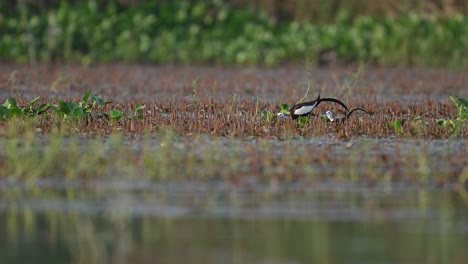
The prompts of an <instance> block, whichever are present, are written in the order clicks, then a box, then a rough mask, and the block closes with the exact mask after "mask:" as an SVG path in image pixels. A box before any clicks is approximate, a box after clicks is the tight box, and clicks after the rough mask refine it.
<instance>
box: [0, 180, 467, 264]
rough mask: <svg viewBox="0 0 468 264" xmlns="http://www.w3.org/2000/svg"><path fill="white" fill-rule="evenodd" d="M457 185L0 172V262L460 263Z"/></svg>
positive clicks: (463, 254) (461, 207) (463, 237)
mask: <svg viewBox="0 0 468 264" xmlns="http://www.w3.org/2000/svg"><path fill="white" fill-rule="evenodd" d="M467 209H468V193H466V192H465V191H460V192H456V191H453V190H448V189H437V188H433V189H431V188H427V186H426V187H425V188H419V187H417V186H407V185H405V184H403V183H400V184H395V183H393V184H388V185H375V186H363V185H359V184H337V183H320V184H317V183H314V184H312V183H308V182H304V181H301V182H291V183H278V182H256V181H246V182H239V183H236V184H233V183H228V182H186V181H180V182H167V183H161V182H151V181H128V180H120V181H119V180H113V181H109V180H102V181H96V182H74V181H68V182H63V181H61V180H56V179H43V180H40V181H39V182H37V184H34V185H32V184H27V183H21V184H20V183H12V182H8V181H5V180H3V181H1V182H0V259H1V260H2V261H1V262H2V263H466V259H467V258H468V250H467V246H466V245H468V210H467Z"/></svg>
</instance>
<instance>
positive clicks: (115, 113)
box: [109, 110, 123, 121]
mask: <svg viewBox="0 0 468 264" xmlns="http://www.w3.org/2000/svg"><path fill="white" fill-rule="evenodd" d="M109 114H110V117H111V118H112V119H113V120H116V121H118V120H120V119H121V118H122V117H123V112H122V111H120V110H110V112H109Z"/></svg>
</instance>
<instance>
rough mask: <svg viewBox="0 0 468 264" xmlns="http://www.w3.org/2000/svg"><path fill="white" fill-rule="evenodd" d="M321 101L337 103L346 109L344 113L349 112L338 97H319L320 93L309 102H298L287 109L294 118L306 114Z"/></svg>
mask: <svg viewBox="0 0 468 264" xmlns="http://www.w3.org/2000/svg"><path fill="white" fill-rule="evenodd" d="M321 102H333V103H336V104H339V105H341V106H343V107H344V109H346V113H348V112H349V109H348V107H347V106H346V105H345V104H344V103H343V102H341V101H340V100H338V99H335V98H320V94H319V95H318V97H317V99H315V100H313V101H309V102H304V103H299V104H296V105H294V106H293V107H291V109H289V115H290V116H291V117H292V119H296V118H298V117H300V116H308V115H309V114H310V113H311V112H312V110H314V108H315V107H317V106H318V105H319V104H320V103H321Z"/></svg>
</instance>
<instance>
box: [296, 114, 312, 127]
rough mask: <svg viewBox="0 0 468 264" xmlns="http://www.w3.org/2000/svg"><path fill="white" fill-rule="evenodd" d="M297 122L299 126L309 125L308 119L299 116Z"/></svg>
mask: <svg viewBox="0 0 468 264" xmlns="http://www.w3.org/2000/svg"><path fill="white" fill-rule="evenodd" d="M297 120H298V121H299V123H300V124H301V125H305V124H307V123H310V118H309V117H308V116H300V117H299V118H298V119H297Z"/></svg>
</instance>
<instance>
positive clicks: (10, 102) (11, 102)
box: [3, 97, 18, 109]
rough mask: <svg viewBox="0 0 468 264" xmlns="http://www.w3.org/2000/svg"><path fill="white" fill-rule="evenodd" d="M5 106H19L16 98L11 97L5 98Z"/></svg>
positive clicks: (10, 107) (9, 107)
mask: <svg viewBox="0 0 468 264" xmlns="http://www.w3.org/2000/svg"><path fill="white" fill-rule="evenodd" d="M3 106H4V107H5V108H6V109H12V108H18V106H16V101H15V99H13V98H11V97H10V98H8V99H6V100H5V103H3Z"/></svg>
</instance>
